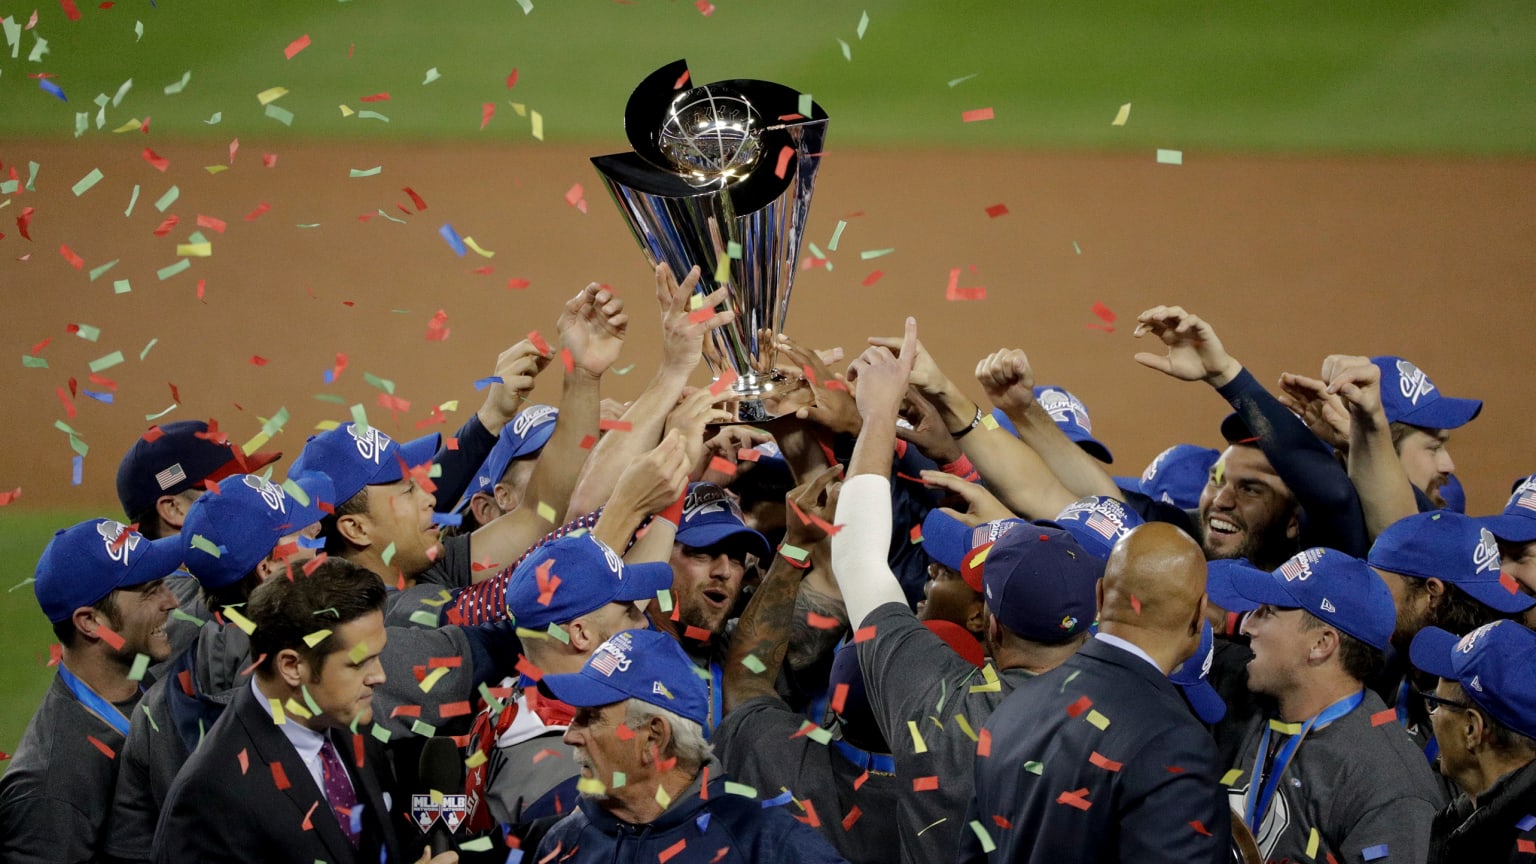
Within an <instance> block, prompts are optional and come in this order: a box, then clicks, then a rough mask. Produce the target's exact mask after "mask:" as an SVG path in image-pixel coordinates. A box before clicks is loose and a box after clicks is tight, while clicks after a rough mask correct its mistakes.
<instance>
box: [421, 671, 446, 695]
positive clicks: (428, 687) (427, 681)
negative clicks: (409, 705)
mask: <svg viewBox="0 0 1536 864" xmlns="http://www.w3.org/2000/svg"><path fill="white" fill-rule="evenodd" d="M447 674H448V667H447V666H439V667H437V668H436V669H433V670H432V671H431V672H428V673H427V677H425V678H423V679H421V684H420V687H421V692H423V693H431V692H432V688H433V687H434V686H435V685H436V684H437V682H439V681H441V680H443V676H444V675H447Z"/></svg>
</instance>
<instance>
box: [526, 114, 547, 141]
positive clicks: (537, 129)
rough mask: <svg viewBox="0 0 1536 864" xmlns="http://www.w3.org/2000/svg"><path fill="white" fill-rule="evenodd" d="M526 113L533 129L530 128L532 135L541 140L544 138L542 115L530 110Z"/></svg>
mask: <svg viewBox="0 0 1536 864" xmlns="http://www.w3.org/2000/svg"><path fill="white" fill-rule="evenodd" d="M528 114H529V121H530V122H531V123H532V124H533V129H532V131H533V137H534V138H537V139H538V140H540V141H543V140H544V115H543V114H540V113H539V112H537V111H530V112H528Z"/></svg>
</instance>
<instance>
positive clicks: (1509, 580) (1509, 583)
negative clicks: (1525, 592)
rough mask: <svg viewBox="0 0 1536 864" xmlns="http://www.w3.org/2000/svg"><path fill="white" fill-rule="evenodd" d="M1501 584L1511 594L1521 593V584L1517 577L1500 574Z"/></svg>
mask: <svg viewBox="0 0 1536 864" xmlns="http://www.w3.org/2000/svg"><path fill="white" fill-rule="evenodd" d="M1499 584H1500V585H1502V586H1504V590H1505V591H1508V592H1509V593H1511V594H1518V593H1520V583H1519V582H1516V581H1515V577H1513V576H1511V575H1509V574H1508V573H1502V572H1501V573H1499Z"/></svg>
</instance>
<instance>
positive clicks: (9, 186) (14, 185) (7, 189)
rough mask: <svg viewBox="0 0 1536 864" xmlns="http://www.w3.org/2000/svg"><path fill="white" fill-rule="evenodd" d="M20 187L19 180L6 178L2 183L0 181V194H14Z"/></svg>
mask: <svg viewBox="0 0 1536 864" xmlns="http://www.w3.org/2000/svg"><path fill="white" fill-rule="evenodd" d="M20 188H21V181H20V180H7V181H5V182H4V183H0V195H11V194H14V193H15V192H16V190H17V189H20ZM6 203H7V204H9V203H10V202H9V201H7V202H6Z"/></svg>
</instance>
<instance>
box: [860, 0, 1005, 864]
mask: <svg viewBox="0 0 1536 864" xmlns="http://www.w3.org/2000/svg"><path fill="white" fill-rule="evenodd" d="M868 29H869V13H868V12H865V13H864V14H862V15H860V16H859V26H858V29H857V30H855V31H854V32H855V33H857V34H858V36H859V38H860V39H863V38H864V31H866V30H868ZM987 851H991V850H987Z"/></svg>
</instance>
